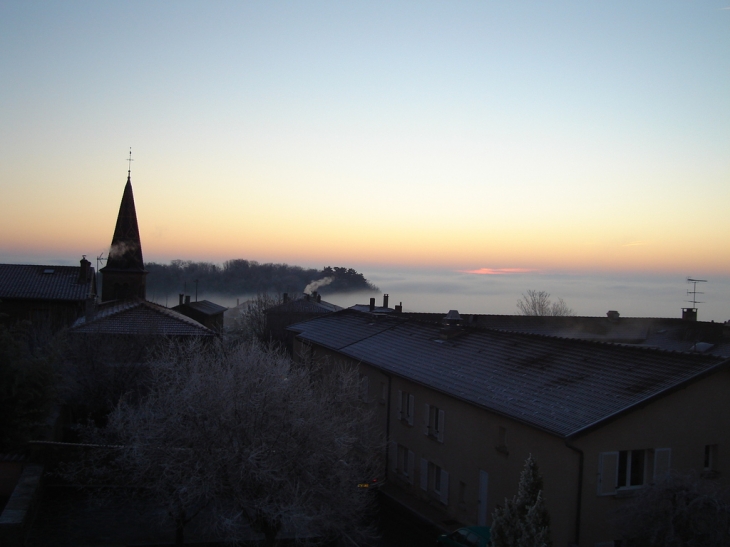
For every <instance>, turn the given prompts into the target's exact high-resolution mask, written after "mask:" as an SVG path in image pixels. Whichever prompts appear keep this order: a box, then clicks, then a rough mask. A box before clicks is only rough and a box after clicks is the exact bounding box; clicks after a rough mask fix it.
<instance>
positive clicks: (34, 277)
mask: <svg viewBox="0 0 730 547" xmlns="http://www.w3.org/2000/svg"><path fill="white" fill-rule="evenodd" d="M80 273H81V268H80V267H79V266H42V265H27V264H0V299H3V298H6V299H11V298H13V299H14V298H19V299H31V300H67V301H68V300H71V301H81V300H85V299H86V298H87V297H88V296H89V294H90V293H93V290H94V270H93V268H89V274H88V276H87V280H86V281H85V282H82V283H79V275H80Z"/></svg>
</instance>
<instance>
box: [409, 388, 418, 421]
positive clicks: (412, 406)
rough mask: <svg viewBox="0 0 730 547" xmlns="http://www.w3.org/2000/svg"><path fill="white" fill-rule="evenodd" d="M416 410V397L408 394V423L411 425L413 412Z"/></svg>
mask: <svg viewBox="0 0 730 547" xmlns="http://www.w3.org/2000/svg"><path fill="white" fill-rule="evenodd" d="M415 410H416V398H415V397H414V396H413V395H409V396H408V425H413V414H414V412H415Z"/></svg>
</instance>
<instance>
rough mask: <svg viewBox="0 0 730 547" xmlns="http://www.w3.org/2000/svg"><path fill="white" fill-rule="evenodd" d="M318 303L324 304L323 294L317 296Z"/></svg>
mask: <svg viewBox="0 0 730 547" xmlns="http://www.w3.org/2000/svg"><path fill="white" fill-rule="evenodd" d="M317 302H322V295H321V294H317Z"/></svg>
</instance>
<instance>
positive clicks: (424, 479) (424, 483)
mask: <svg viewBox="0 0 730 547" xmlns="http://www.w3.org/2000/svg"><path fill="white" fill-rule="evenodd" d="M421 490H428V460H427V459H426V458H421Z"/></svg>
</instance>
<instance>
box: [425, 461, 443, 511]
mask: <svg viewBox="0 0 730 547" xmlns="http://www.w3.org/2000/svg"><path fill="white" fill-rule="evenodd" d="M422 467H423V465H422ZM427 473H428V475H427V489H428V492H429V493H430V494H431V496H432V497H434V498H436V499H438V500H439V501H440V502H441V503H443V504H444V505H448V504H449V474H448V473H447V472H446V471H444V470H443V469H442V468H441V467H440V466H438V465H436V464H435V463H433V462H428V471H427ZM421 480H423V479H421Z"/></svg>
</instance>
